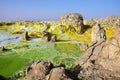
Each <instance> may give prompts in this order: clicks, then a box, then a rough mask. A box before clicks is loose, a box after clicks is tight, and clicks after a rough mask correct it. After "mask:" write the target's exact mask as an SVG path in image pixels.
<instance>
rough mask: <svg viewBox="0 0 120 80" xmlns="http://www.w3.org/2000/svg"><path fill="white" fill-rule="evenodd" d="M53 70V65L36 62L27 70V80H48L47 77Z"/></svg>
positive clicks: (45, 62)
mask: <svg viewBox="0 0 120 80" xmlns="http://www.w3.org/2000/svg"><path fill="white" fill-rule="evenodd" d="M52 68H53V64H52V63H50V62H47V61H42V62H40V61H38V62H34V63H33V64H32V65H31V66H29V67H28V68H27V69H26V76H25V80H46V75H48V74H49V72H50V70H51V69H52Z"/></svg>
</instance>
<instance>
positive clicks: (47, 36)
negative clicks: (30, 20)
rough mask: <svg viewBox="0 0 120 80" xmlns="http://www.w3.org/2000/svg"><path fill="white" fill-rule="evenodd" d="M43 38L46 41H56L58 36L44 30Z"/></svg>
mask: <svg viewBox="0 0 120 80" xmlns="http://www.w3.org/2000/svg"><path fill="white" fill-rule="evenodd" d="M42 40H44V41H46V42H49V41H51V42H56V41H57V36H56V35H54V34H51V33H49V32H44V33H43V35H42Z"/></svg>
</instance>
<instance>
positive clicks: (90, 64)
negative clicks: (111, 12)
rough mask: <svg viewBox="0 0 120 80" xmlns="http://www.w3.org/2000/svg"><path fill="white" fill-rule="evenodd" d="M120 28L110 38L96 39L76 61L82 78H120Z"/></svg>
mask: <svg viewBox="0 0 120 80" xmlns="http://www.w3.org/2000/svg"><path fill="white" fill-rule="evenodd" d="M119 46H120V29H119V30H118V31H117V32H116V33H115V35H114V36H113V37H112V38H111V39H110V40H107V41H105V40H104V39H101V40H99V41H96V42H95V43H93V44H92V45H90V46H89V48H88V49H87V50H86V52H85V53H84V54H83V56H82V57H81V58H80V59H79V60H78V61H77V62H76V70H75V74H76V77H78V79H80V80H81V79H82V80H120V72H119V71H120V47H119Z"/></svg>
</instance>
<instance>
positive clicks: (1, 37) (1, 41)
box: [0, 32, 22, 46]
mask: <svg viewBox="0 0 120 80" xmlns="http://www.w3.org/2000/svg"><path fill="white" fill-rule="evenodd" d="M20 40H22V35H21V34H14V35H12V34H9V33H7V32H0V46H5V45H6V44H8V43H12V44H16V43H18V42H19V41H20Z"/></svg>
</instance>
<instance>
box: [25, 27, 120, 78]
mask: <svg viewBox="0 0 120 80" xmlns="http://www.w3.org/2000/svg"><path fill="white" fill-rule="evenodd" d="M75 65H76V66H75V68H74V70H73V72H70V71H69V70H66V69H65V68H64V67H60V66H59V67H53V64H52V63H50V62H46V61H45V62H44V61H42V62H34V63H33V64H32V65H30V66H29V67H28V68H27V69H26V76H25V80H38V79H39V80H120V29H118V30H117V31H116V33H115V34H114V36H113V37H112V38H111V39H109V40H107V41H106V40H105V39H104V38H100V40H99V41H95V42H93V43H92V44H91V45H90V46H89V47H88V48H87V50H86V51H85V53H83V55H82V56H81V57H80V59H79V60H78V61H76V63H75Z"/></svg>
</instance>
